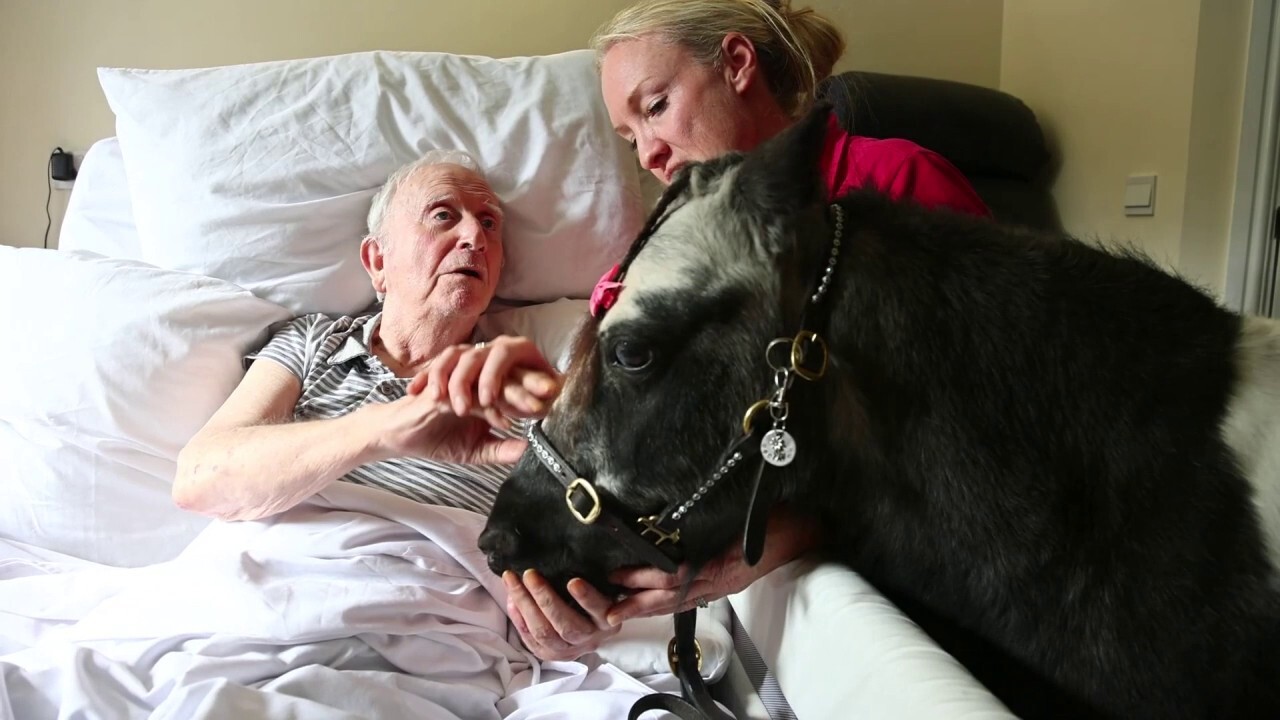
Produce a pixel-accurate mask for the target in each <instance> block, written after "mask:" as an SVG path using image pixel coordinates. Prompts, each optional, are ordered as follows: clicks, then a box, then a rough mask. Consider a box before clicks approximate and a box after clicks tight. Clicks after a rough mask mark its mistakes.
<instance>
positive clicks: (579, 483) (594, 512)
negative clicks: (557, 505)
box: [564, 478, 600, 525]
mask: <svg viewBox="0 0 1280 720" xmlns="http://www.w3.org/2000/svg"><path fill="white" fill-rule="evenodd" d="M574 488H583V489H584V490H585V491H586V493H587V495H588V496H590V497H591V502H592V503H594V505H593V506H592V508H591V512H589V513H587V515H586V517H583V515H582V513H580V512H578V508H577V507H576V506H575V505H574V504H573V491H574ZM564 502H565V504H566V505H568V506H569V512H571V513H573V516H574V517H576V518H577V519H578V522H580V523H582V524H583V525H590V524H591V523H593V522H595V521H596V518H598V517H600V496H599V495H597V494H596V489H595V488H594V487H592V486H591V483H589V482H587V481H586V480H583V479H582V478H578V479H577V480H574V481H573V482H571V483H569V487H567V488H565V491H564Z"/></svg>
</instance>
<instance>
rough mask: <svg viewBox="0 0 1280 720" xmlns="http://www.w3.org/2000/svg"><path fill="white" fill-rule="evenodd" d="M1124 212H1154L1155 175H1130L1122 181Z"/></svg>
mask: <svg viewBox="0 0 1280 720" xmlns="http://www.w3.org/2000/svg"><path fill="white" fill-rule="evenodd" d="M1124 214H1125V215H1155V214H1156V176H1155V175H1130V176H1129V179H1127V180H1125V183H1124Z"/></svg>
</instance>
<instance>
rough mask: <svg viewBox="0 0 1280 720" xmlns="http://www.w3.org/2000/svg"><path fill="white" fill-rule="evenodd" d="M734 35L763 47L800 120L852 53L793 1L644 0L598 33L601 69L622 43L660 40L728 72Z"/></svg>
mask: <svg viewBox="0 0 1280 720" xmlns="http://www.w3.org/2000/svg"><path fill="white" fill-rule="evenodd" d="M731 32H736V33H741V34H742V35H743V36H745V37H747V38H748V39H750V40H751V43H752V44H753V45H755V48H756V56H757V59H758V62H759V63H760V67H761V69H762V70H763V71H764V77H765V80H766V81H767V82H768V83H769V89H770V90H771V91H772V92H773V96H774V98H775V99H776V100H777V101H778V105H779V106H780V107H781V108H782V111H783V112H785V113H787V115H789V116H791V117H793V118H794V117H798V116H800V115H802V114H803V113H804V112H805V111H806V110H808V109H809V106H810V105H812V103H813V100H814V91H815V90H816V88H817V86H818V83H820V82H822V81H823V80H825V79H826V78H827V76H828V75H830V74H831V70H832V68H833V67H835V64H836V61H837V60H839V59H840V56H841V55H843V54H844V47H845V44H844V38H843V37H842V36H841V35H840V31H839V30H837V29H836V27H835V26H834V25H832V24H831V22H830V21H828V20H827V19H826V18H824V17H822V16H821V15H819V14H817V13H816V12H814V11H813V10H812V9H810V8H804V9H801V10H793V9H791V2H790V0H642V1H641V2H638V3H636V4H635V5H632V6H631V7H629V8H627V9H625V10H623V11H622V12H620V13H618V14H617V15H616V16H614V18H613V19H612V20H610V21H609V22H608V23H605V25H604V26H602V27H601V28H600V29H599V30H597V31H596V34H595V36H594V37H593V38H592V39H591V47H592V48H593V49H594V50H595V51H596V62H597V64H599V62H600V60H601V59H602V58H603V57H604V54H605V53H606V52H608V51H609V48H611V47H613V46H614V45H616V44H617V43H619V42H623V41H625V40H634V39H636V38H639V37H641V36H644V35H657V36H658V37H661V38H662V39H664V40H666V41H667V42H671V43H675V44H677V45H681V46H683V47H685V48H687V49H688V50H689V51H690V52H691V53H693V55H694V57H695V58H697V59H698V60H699V61H701V62H703V63H706V64H708V65H710V66H712V67H720V63H721V43H722V41H723V40H724V36H725V35H727V34H729V33H731Z"/></svg>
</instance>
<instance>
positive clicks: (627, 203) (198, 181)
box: [98, 50, 644, 314]
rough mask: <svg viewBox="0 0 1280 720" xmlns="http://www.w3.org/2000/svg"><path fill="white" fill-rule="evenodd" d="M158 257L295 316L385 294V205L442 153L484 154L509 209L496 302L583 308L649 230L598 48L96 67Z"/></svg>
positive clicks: (147, 240)
mask: <svg viewBox="0 0 1280 720" xmlns="http://www.w3.org/2000/svg"><path fill="white" fill-rule="evenodd" d="M98 75H99V79H100V81H101V84H102V88H103V90H104V92H105V94H106V97H107V101H108V103H109V104H110V106H111V109H112V110H113V112H115V115H116V131H117V136H118V137H119V140H120V146H121V148H122V150H123V154H124V162H125V166H126V170H127V175H128V181H129V186H130V189H131V191H132V192H131V194H132V197H133V203H134V214H135V218H136V221H137V226H138V230H139V234H140V236H141V239H142V251H143V259H145V260H146V261H147V262H150V263H152V264H155V265H159V266H161V267H166V268H172V269H179V270H187V271H193V272H199V273H201V274H205V275H212V276H214V277H219V278H223V279H226V280H230V281H232V282H235V283H237V284H239V285H242V286H243V287H245V288H247V289H249V290H252V291H254V292H255V293H257V294H259V295H260V296H262V297H266V298H268V299H271V300H273V301H275V302H278V303H280V304H282V305H284V306H286V307H288V308H290V309H291V310H293V311H294V312H296V313H302V312H316V311H319V312H327V313H331V314H334V313H342V314H351V313H354V312H356V311H358V310H360V309H362V308H364V307H366V306H367V305H368V304H369V302H370V300H371V299H372V293H371V290H370V287H369V282H368V279H367V277H366V276H365V273H364V270H363V269H362V268H361V266H360V262H359V256H358V248H359V241H360V238H361V237H362V236H363V234H364V232H365V216H366V213H367V210H368V207H369V201H370V198H371V197H372V196H373V194H374V192H375V191H376V189H377V188H378V187H379V186H380V185H381V184H382V183H383V181H384V180H385V179H386V177H387V176H388V174H390V173H391V172H392V171H393V170H394V169H395V168H396V167H398V166H400V165H402V164H403V163H405V162H408V161H411V160H413V159H415V158H417V157H418V156H420V155H421V154H422V153H424V152H425V151H427V150H429V149H432V148H454V149H460V150H465V151H468V152H469V153H471V154H472V155H473V156H474V157H475V158H476V159H477V160H478V161H479V163H480V164H481V166H482V167H483V168H484V169H485V171H486V174H487V175H488V177H489V179H490V182H491V184H492V185H493V188H494V190H495V192H497V194H498V195H499V197H500V198H501V199H502V201H503V204H504V207H505V210H506V212H507V231H506V243H507V258H508V260H507V268H508V271H507V272H506V273H505V274H504V276H503V278H502V280H501V283H500V284H499V287H498V296H499V297H500V298H504V299H507V300H514V301H535V302H536V301H548V300H554V299H557V298H560V297H578V298H585V297H587V296H588V295H589V294H590V290H591V288H592V287H593V286H594V284H595V282H596V280H597V279H598V278H599V277H600V275H601V274H602V273H603V272H604V271H605V270H607V269H608V268H609V267H610V266H611V265H612V264H613V263H615V262H617V261H618V260H619V259H620V258H621V257H622V255H623V254H624V253H625V250H626V247H627V245H628V244H629V243H630V241H631V240H632V238H633V237H634V235H635V234H636V232H637V231H638V230H639V227H640V225H641V223H642V222H643V210H644V209H643V207H642V201H641V195H640V184H639V172H638V168H637V165H636V163H635V161H634V159H633V158H632V156H631V153H630V150H629V148H627V147H626V145H625V144H624V143H622V142H621V140H619V139H618V137H617V136H616V134H615V133H614V132H613V129H612V126H611V123H610V122H609V118H608V114H607V113H606V111H605V109H604V107H603V102H602V101H601V99H600V90H599V79H598V77H597V75H596V72H595V68H594V62H593V58H592V53H591V51H588V50H580V51H574V52H569V53H563V54H559V55H549V56H542V57H524V58H506V59H493V58H485V57H473V56H460V55H450V54H443V53H402V52H369V53H356V54H350V55H340V56H334V57H325V58H313V59H307V60H290V61H281V62H269V63H259V64H251V65H236V66H228V67H220V68H210V69H200V70H130V69H119V68H101V69H99V71H98Z"/></svg>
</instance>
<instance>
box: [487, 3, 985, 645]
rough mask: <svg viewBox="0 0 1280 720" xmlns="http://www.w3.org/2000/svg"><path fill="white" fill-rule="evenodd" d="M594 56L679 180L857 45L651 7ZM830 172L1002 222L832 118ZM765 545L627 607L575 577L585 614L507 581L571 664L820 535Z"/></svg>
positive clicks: (662, 578)
mask: <svg viewBox="0 0 1280 720" xmlns="http://www.w3.org/2000/svg"><path fill="white" fill-rule="evenodd" d="M592 47H593V48H594V49H595V51H596V53H597V64H598V66H599V69H600V83H601V90H602V94H603V96H604V101H605V105H606V106H607V108H608V111H609V117H610V118H611V120H612V121H613V124H614V127H615V128H616V129H617V131H618V134H619V135H621V136H622V137H623V139H625V140H627V141H628V142H630V143H631V144H632V146H633V147H634V148H635V149H636V153H637V155H638V156H639V159H640V163H641V164H642V165H643V166H644V167H645V168H646V169H647V170H649V171H650V172H652V173H653V174H654V175H655V176H657V178H658V179H659V180H661V181H662V182H663V183H664V184H667V183H670V182H671V178H672V176H673V175H675V173H676V171H677V170H679V169H680V167H681V166H683V165H685V164H686V163H689V162H695V161H700V160H708V159H711V158H713V157H716V156H718V155H721V154H724V153H725V152H729V151H747V150H750V149H752V148H754V147H755V146H756V145H758V144H760V143H761V142H763V141H765V140H767V139H769V138H771V137H773V136H774V135H776V134H777V133H779V132H780V131H782V130H783V129H785V128H786V127H788V126H789V125H790V124H791V123H793V122H795V121H796V120H797V119H798V118H799V117H801V116H802V115H803V114H804V113H806V112H807V111H808V110H810V109H811V107H812V105H813V102H814V100H815V90H816V88H817V86H818V83H820V82H821V81H823V80H824V79H826V78H827V76H829V75H830V74H831V70H832V68H833V67H834V66H835V63H836V61H837V60H839V58H840V56H841V55H842V54H843V53H844V47H845V43H844V39H843V38H842V37H841V35H840V32H839V31H838V30H837V29H836V28H835V27H834V26H833V25H832V24H831V23H830V22H829V21H827V20H826V19H825V18H823V17H822V16H820V15H818V14H817V13H815V12H814V11H813V10H811V9H808V8H804V9H795V8H792V7H791V4H790V2H787V1H786V0H782V1H780V2H766V0H646V1H643V2H639V3H637V4H635V5H632V6H631V7H629V8H627V9H625V10H623V11H622V12H620V13H618V15H617V16H615V17H614V18H613V19H612V20H610V21H609V22H608V23H606V24H605V25H604V26H603V27H601V28H600V30H599V31H597V33H596V36H595V37H594V38H593V40H592ZM822 173H823V177H824V178H825V179H826V182H827V188H828V191H829V193H830V195H831V196H832V197H838V196H840V195H842V194H844V193H845V192H848V191H849V190H851V189H854V188H859V187H866V186H872V187H876V188H879V189H880V190H881V191H883V192H885V193H887V194H888V195H890V196H891V197H894V198H900V199H903V200H908V201H913V202H918V203H920V204H922V205H925V206H927V207H937V208H947V209H950V210H954V211H958V212H968V213H974V214H977V215H989V214H990V212H989V211H988V209H987V207H986V205H985V204H983V202H982V200H981V199H980V198H979V197H978V195H977V193H976V192H974V190H973V188H972V187H971V186H970V185H969V183H968V181H967V180H966V179H965V178H964V176H963V175H962V174H961V173H960V172H959V171H958V170H957V169H956V168H955V167H954V166H952V165H951V163H949V162H948V161H947V160H945V159H943V158H942V157H941V156H940V155H938V154H937V153H934V152H932V151H930V150H927V149H925V148H922V147H920V146H919V145H916V144H914V143H912V142H909V141H906V140H900V139H873V138H866V137H859V136H856V135H851V134H849V133H848V132H846V130H845V129H844V128H842V127H840V124H839V122H838V121H837V119H836V117H835V116H834V115H832V116H831V118H830V119H829V124H828V128H827V141H826V148H825V151H824V162H823V167H822ZM767 535H768V542H766V543H765V555H764V557H763V558H762V559H761V561H760V562H759V563H758V564H757V565H756V566H754V567H752V566H748V565H747V564H746V563H745V562H744V561H743V560H742V556H741V549H740V548H735V549H734V550H733V551H731V552H730V553H729V554H727V555H726V556H724V557H722V558H720V559H719V560H718V561H716V562H713V563H711V564H709V565H708V566H706V567H704V568H703V569H702V570H701V571H700V572H699V573H698V575H697V577H695V578H694V579H693V581H692V585H691V586H690V588H689V592H688V593H687V594H684V593H682V586H683V584H684V582H685V580H686V572H687V571H684V570H682V571H681V573H680V574H679V575H669V574H667V573H664V572H661V571H660V570H657V569H655V568H639V569H631V570H625V571H622V572H621V573H619V575H618V576H617V577H615V578H614V580H615V582H617V583H618V584H620V585H622V586H624V587H628V588H631V589H632V590H634V593H633V594H631V595H630V596H628V597H627V598H626V599H624V600H622V601H621V602H618V603H616V604H615V603H614V602H613V601H612V600H611V599H610V598H606V597H604V596H603V595H601V594H600V593H599V592H597V591H596V590H595V589H594V588H592V587H591V586H590V585H589V584H588V583H586V582H584V581H583V580H581V579H575V580H573V581H571V582H570V583H569V592H570V594H572V595H573V596H574V597H575V598H576V599H577V600H578V602H579V604H581V605H582V607H583V608H584V609H585V610H586V611H587V614H586V615H584V614H582V613H579V612H577V611H576V610H574V609H572V608H571V607H569V606H568V605H567V604H565V603H564V602H563V601H561V599H560V598H559V597H558V596H557V595H556V593H555V591H554V590H553V589H552V588H551V587H550V586H549V585H548V584H547V582H546V580H545V579H543V578H541V577H540V576H538V575H537V573H535V572H532V571H530V572H529V573H527V574H526V575H525V577H524V578H517V577H516V576H515V575H514V574H512V573H508V574H507V577H506V578H505V579H506V583H507V588H508V590H509V593H510V596H509V599H508V613H509V614H510V615H511V617H512V619H513V621H514V622H515V624H516V627H517V628H519V630H520V632H521V635H523V636H524V637H525V639H526V642H527V643H529V645H530V646H531V648H535V652H538V653H539V654H540V656H542V657H544V659H571V658H574V657H576V656H577V655H579V654H581V653H582V652H584V651H586V650H589V649H591V648H594V647H595V646H596V645H597V644H598V643H599V641H600V640H601V639H602V638H603V637H607V636H608V635H609V634H611V633H612V632H615V631H616V628H617V625H618V624H619V623H621V622H622V621H623V620H626V619H628V618H633V617H642V616H652V615H663V614H669V613H672V612H674V611H676V610H681V609H685V607H687V606H689V605H692V604H693V603H694V602H706V601H709V600H714V599H718V598H722V597H725V596H727V595H730V594H732V593H735V592H738V591H739V590H742V589H743V588H745V587H746V586H747V585H749V584H750V583H751V582H753V581H755V580H756V579H758V578H760V577H762V576H764V575H765V574H767V573H769V572H771V571H772V570H774V569H775V568H777V567H779V566H781V565H783V564H784V563H786V562H788V561H790V560H792V559H794V558H796V557H798V556H799V555H801V554H802V553H804V552H805V551H806V550H808V549H809V548H810V547H812V546H813V544H814V538H813V537H812V536H811V534H810V531H809V529H808V528H806V527H803V526H801V525H800V524H799V523H796V522H794V521H792V520H791V519H790V518H789V517H788V516H787V515H786V514H785V512H784V511H779V512H776V513H775V514H774V516H773V517H772V518H771V520H770V523H769V528H768V532H767ZM682 598H683V601H684V607H682V606H681V605H680V602H681V599H682Z"/></svg>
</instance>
